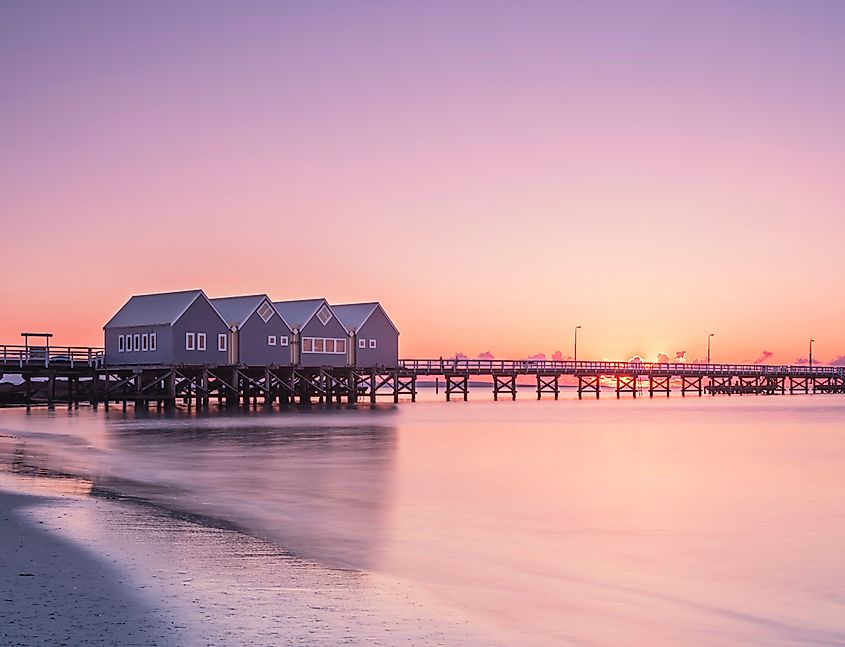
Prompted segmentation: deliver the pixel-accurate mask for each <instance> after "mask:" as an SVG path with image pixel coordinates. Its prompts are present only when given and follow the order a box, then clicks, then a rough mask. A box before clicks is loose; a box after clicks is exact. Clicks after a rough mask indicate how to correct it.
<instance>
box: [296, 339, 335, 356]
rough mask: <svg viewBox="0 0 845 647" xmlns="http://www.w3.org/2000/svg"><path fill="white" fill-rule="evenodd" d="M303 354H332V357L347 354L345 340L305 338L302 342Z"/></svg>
mask: <svg viewBox="0 0 845 647" xmlns="http://www.w3.org/2000/svg"><path fill="white" fill-rule="evenodd" d="M302 352H303V353H331V354H332V355H345V354H346V340H345V339H325V338H321V337H316V338H315V337H305V338H303V340H302Z"/></svg>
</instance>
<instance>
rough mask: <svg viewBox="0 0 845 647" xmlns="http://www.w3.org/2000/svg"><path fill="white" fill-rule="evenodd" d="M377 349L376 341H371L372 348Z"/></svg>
mask: <svg viewBox="0 0 845 647" xmlns="http://www.w3.org/2000/svg"><path fill="white" fill-rule="evenodd" d="M375 347H376V340H375V339H371V340H370V348H375Z"/></svg>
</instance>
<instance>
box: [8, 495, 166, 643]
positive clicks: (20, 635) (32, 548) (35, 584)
mask: <svg viewBox="0 0 845 647" xmlns="http://www.w3.org/2000/svg"><path fill="white" fill-rule="evenodd" d="M42 506H48V507H50V508H52V509H54V510H56V511H58V512H60V514H59V518H60V519H61V518H63V517H66V516H67V515H71V514H73V512H74V509H75V507H76V506H75V505H74V501H73V499H69V498H60V497H52V496H46V495H34V494H24V493H21V492H19V491H16V490H15V489H10V488H8V487H7V484H6V483H0V518H2V519H3V530H2V532H0V582H2V589H3V600H2V602H0V603H2V605H3V616H4V619H5V622H4V626H3V628H2V630H0V636H2V638H3V639H4V642H5V643H6V644H55V645H62V644H67V645H72V644H81V643H85V644H90V645H116V644H122V645H133V644H138V645H161V646H164V645H178V644H181V643H182V640H181V636H180V634H179V631H178V629H176V628H175V627H176V625H175V621H174V620H173V619H171V618H170V617H168V616H169V614H168V613H167V611H166V610H164V609H162V608H156V607H155V606H154V605H152V604H150V601H149V600H147V599H145V598H144V596H142V595H140V594H139V593H138V592H136V591H134V590H133V589H132V587H131V586H129V585H127V583H126V581H125V577H124V575H123V574H122V573H121V572H120V570H119V569H117V568H115V567H114V566H113V565H111V564H109V563H108V562H107V561H105V560H103V559H98V558H97V557H96V556H95V555H93V554H91V553H89V552H88V551H86V550H85V549H84V548H82V547H80V546H78V545H76V544H74V543H73V542H71V541H69V540H67V539H66V538H64V537H62V536H61V534H60V533H58V532H56V531H54V530H53V529H51V528H50V527H49V526H47V525H42V523H43V522H39V521H37V520H35V518H34V517H32V516H31V515H30V514H29V513H30V512H32V511H33V510H35V509H37V508H39V507H42Z"/></svg>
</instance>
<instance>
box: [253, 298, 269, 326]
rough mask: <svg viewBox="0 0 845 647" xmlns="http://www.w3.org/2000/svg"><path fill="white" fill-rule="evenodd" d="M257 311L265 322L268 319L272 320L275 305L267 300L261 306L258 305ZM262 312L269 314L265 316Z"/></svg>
mask: <svg viewBox="0 0 845 647" xmlns="http://www.w3.org/2000/svg"><path fill="white" fill-rule="evenodd" d="M256 312H258V316H259V317H261V321H263V322H264V323H267V322H268V321H270V319H272V318H273V306H271V305H270V302H269V301H265V302H264V303H262V304H261V305H260V306H258V308H257V310H256ZM262 313H265V314H266V315H267V316H266V317H265V316H264V314H262Z"/></svg>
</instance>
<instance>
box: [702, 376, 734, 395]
mask: <svg viewBox="0 0 845 647" xmlns="http://www.w3.org/2000/svg"><path fill="white" fill-rule="evenodd" d="M731 380H732V378H731V376H725V377H721V376H715V377H711V378H710V384H708V385H707V390H708V391H710V395H716V394H717V393H722V394H725V395H731V393H733V386H732V384H731Z"/></svg>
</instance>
